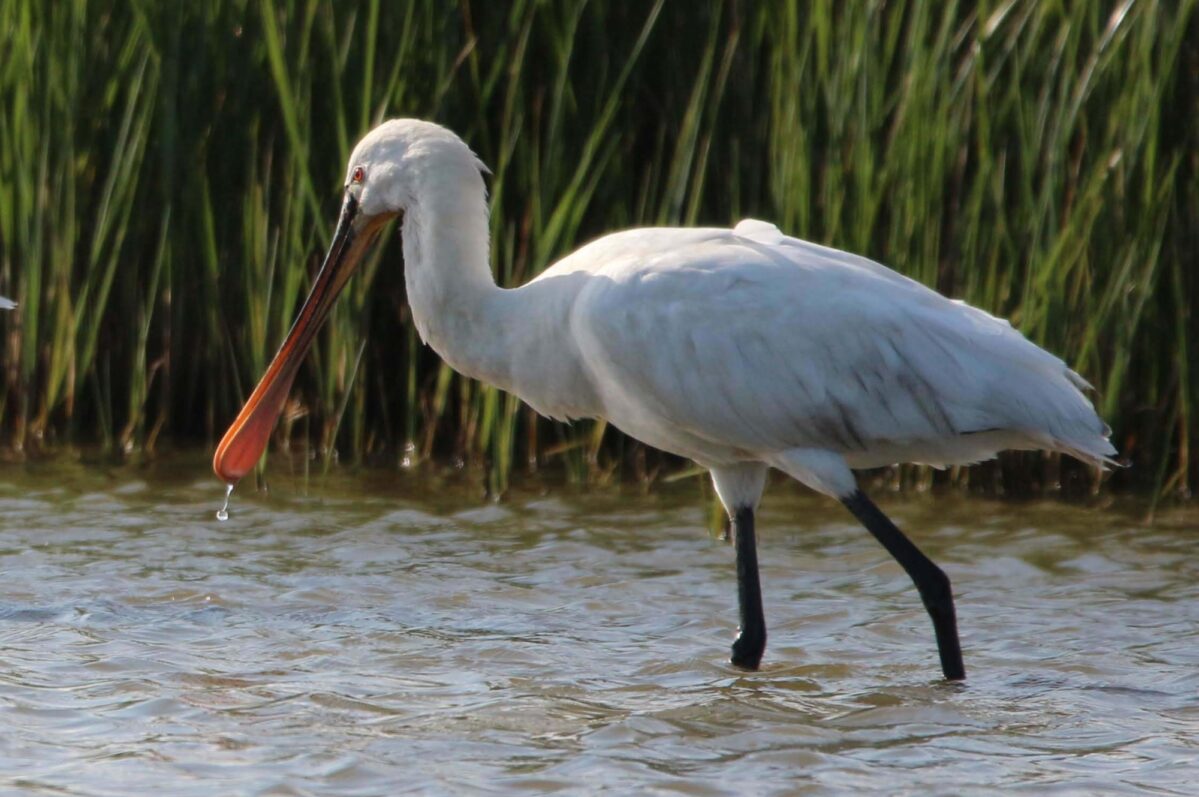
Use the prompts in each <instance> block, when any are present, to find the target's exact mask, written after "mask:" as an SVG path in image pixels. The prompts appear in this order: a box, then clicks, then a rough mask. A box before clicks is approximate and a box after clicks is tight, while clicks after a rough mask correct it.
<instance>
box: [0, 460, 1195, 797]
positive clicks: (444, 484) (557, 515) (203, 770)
mask: <svg viewBox="0 0 1199 797" xmlns="http://www.w3.org/2000/svg"><path fill="white" fill-rule="evenodd" d="M280 468H281V464H280V463H278V462H276V463H275V466H274V468H273V471H272V472H273V473H275V471H278V470H279V469H280ZM3 481H4V484H2V485H0V567H2V571H0V572H3V574H4V581H3V584H4V587H3V591H2V592H0V791H3V792H5V793H9V792H13V791H23V792H24V793H30V794H38V793H41V794H70V795H136V794H163V793H169V794H171V795H212V794H262V795H268V794H269V795H293V794H294V795H376V794H377V795H383V794H395V793H449V792H461V791H467V792H475V793H487V794H541V793H547V792H556V793H564V794H588V793H594V792H596V791H600V790H602V789H607V790H609V791H611V792H612V793H630V792H636V793H659V794H687V795H722V794H730V795H732V794H737V795H744V794H796V793H799V794H835V793H846V792H850V791H852V792H855V793H857V792H861V793H889V794H920V795H925V794H930V793H931V794H963V793H967V794H987V793H999V792H1000V791H1002V792H1005V793H1011V792H1017V793H1024V794H1045V793H1051V792H1056V793H1063V794H1095V793H1105V794H1121V793H1122V794H1143V793H1146V792H1153V793H1156V794H1194V793H1195V781H1196V777H1197V776H1199V764H1196V761H1197V760H1199V644H1197V643H1199V634H1197V630H1199V594H1197V593H1199V557H1196V555H1195V552H1194V548H1195V546H1194V543H1195V537H1196V525H1197V522H1196V521H1197V518H1196V512H1195V510H1194V509H1178V510H1173V511H1172V512H1170V513H1166V514H1163V515H1161V516H1160V517H1159V523H1158V524H1157V525H1155V526H1153V527H1145V526H1143V525H1141V524H1140V522H1139V513H1138V512H1136V511H1134V510H1133V509H1132V508H1128V507H1121V506H1118V507H1116V508H1110V509H1106V510H1105V509H1099V508H1095V507H1080V506H1069V505H1064V504H1060V503H1054V502H1038V503H1005V502H996V501H989V500H978V499H974V500H968V499H964V498H960V497H953V496H949V497H940V498H936V499H933V498H929V497H917V498H911V499H895V498H889V499H888V497H886V496H881V497H880V503H881V505H882V506H883V508H884V509H885V510H887V511H889V512H890V513H891V514H892V516H893V517H894V518H895V519H896V520H897V522H899V523H900V525H901V526H904V527H906V528H907V529H908V530H910V531H911V533H912V536H913V537H914V538H915V539H916V540H917V541H918V542H919V543H920V544H921V545H923V547H924V548H925V550H926V551H927V552H928V553H929V554H930V555H931V556H933V558H934V559H936V560H937V561H939V562H940V563H941V564H942V565H943V566H944V567H945V568H946V570H947V571H948V572H949V573H950V575H951V576H952V577H953V579H954V583H955V587H956V591H957V593H958V617H959V622H960V624H961V630H962V638H963V644H964V647H965V653H966V666H967V671H968V673H969V679H968V680H967V681H966V682H965V683H964V684H960V685H955V684H947V683H944V682H942V681H940V680H939V678H938V677H937V676H938V667H937V658H936V649H935V645H934V642H933V636H932V629H931V627H930V625H929V622H928V619H927V617H926V616H925V614H924V612H923V609H922V608H921V606H920V604H919V600H918V598H917V597H916V594H915V592H914V590H913V589H912V587H911V586H910V583H909V582H908V581H907V580H906V576H905V575H904V574H903V573H902V571H900V570H899V568H898V567H897V566H896V565H895V564H894V563H892V562H890V561H889V560H888V558H887V557H886V555H885V553H883V551H882V550H881V548H879V547H878V546H877V544H876V543H874V541H873V540H872V539H871V538H870V537H869V535H868V534H867V533H866V532H865V531H864V530H861V529H858V528H857V527H855V526H854V524H853V522H852V521H851V519H850V518H849V517H848V514H847V513H845V512H844V511H838V509H837V507H835V506H832V505H831V504H830V503H829V502H827V501H825V500H822V499H819V498H815V497H811V496H808V495H806V494H803V493H802V492H800V491H799V490H796V489H791V488H788V487H785V486H784V485H781V484H776V485H775V486H774V487H773V489H772V490H771V491H770V492H769V494H768V503H767V504H766V506H765V507H764V512H763V515H762V518H761V521H760V524H759V530H760V536H761V539H760V544H761V558H762V564H763V582H764V589H765V599H766V613H767V619H768V622H769V623H770V634H771V636H770V644H769V647H768V649H767V652H766V659H765V662H764V669H763V670H762V671H761V672H760V673H756V674H745V673H740V672H737V671H735V670H733V669H731V668H730V667H728V666H727V665H726V664H725V660H726V658H727V655H728V644H729V642H730V641H731V639H732V635H733V631H734V626H735V624H736V592H735V582H734V568H733V551H732V548H731V547H730V546H729V545H728V544H726V543H723V542H721V541H720V540H718V539H717V537H716V535H714V534H710V533H709V532H708V531H707V526H708V514H707V513H708V503H707V501H708V500H709V499H708V498H707V497H706V491H705V489H704V487H703V485H701V484H700V483H699V482H698V481H685V482H681V483H678V484H675V485H666V486H662V487H661V488H658V489H655V491H654V492H653V493H651V494H648V495H645V494H642V493H641V491H639V490H636V489H633V488H626V489H624V490H623V491H621V490H615V489H603V490H595V491H590V492H583V491H579V490H571V489H567V488H562V487H558V486H551V487H546V486H543V485H538V484H527V485H524V486H522V487H521V488H518V489H517V490H516V491H515V492H514V494H513V495H512V497H511V498H510V499H509V500H507V501H506V502H504V503H502V504H493V503H489V502H486V501H484V500H483V499H482V498H481V495H480V492H481V491H480V490H479V489H478V487H477V482H476V481H475V480H474V479H473V478H468V477H465V476H459V477H451V478H431V477H423V476H413V475H405V474H401V473H391V472H371V473H366V474H359V475H335V476H332V477H329V478H326V479H313V480H312V481H311V482H308V483H306V482H305V481H304V480H303V479H300V478H291V477H288V476H286V475H281V474H279V473H275V475H274V482H273V485H272V486H273V488H274V489H273V492H272V493H271V494H270V495H269V496H261V495H258V496H256V495H255V494H254V491H253V490H252V489H250V485H249V483H248V480H247V484H245V485H243V486H242V489H240V490H239V491H238V495H239V496H240V498H239V500H238V501H237V502H236V504H235V512H234V513H233V514H232V516H231V517H230V519H229V520H228V521H226V522H223V523H220V522H217V521H216V520H215V519H214V518H213V508H214V504H215V503H216V502H217V501H218V500H219V496H220V485H219V484H217V483H216V482H215V481H214V480H213V479H212V477H211V475H210V474H209V473H208V469H207V463H205V462H203V461H201V460H200V459H199V458H196V459H195V460H194V461H193V460H191V459H188V460H187V461H184V462H180V463H177V464H170V463H159V464H157V465H154V466H150V467H145V468H133V467H126V468H105V467H98V466H93V467H85V466H81V465H66V464H55V465H40V466H11V465H10V466H5V468H4V478H3Z"/></svg>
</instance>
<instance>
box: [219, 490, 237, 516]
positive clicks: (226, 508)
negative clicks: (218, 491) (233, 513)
mask: <svg viewBox="0 0 1199 797" xmlns="http://www.w3.org/2000/svg"><path fill="white" fill-rule="evenodd" d="M231 495H233V485H232V484H226V485H225V505H224V506H222V507H221V508H220V509H218V510H217V511H216V519H217V520H228V519H229V496H231Z"/></svg>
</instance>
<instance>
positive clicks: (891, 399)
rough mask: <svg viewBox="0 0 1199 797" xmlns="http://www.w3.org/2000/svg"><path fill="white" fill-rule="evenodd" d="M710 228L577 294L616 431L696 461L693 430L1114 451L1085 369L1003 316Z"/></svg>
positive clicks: (744, 231)
mask: <svg viewBox="0 0 1199 797" xmlns="http://www.w3.org/2000/svg"><path fill="white" fill-rule="evenodd" d="M706 233H707V234H705V235H694V234H693V235H690V236H688V237H686V238H685V239H682V240H672V241H667V240H663V241H662V245H661V246H658V247H657V248H655V247H654V246H652V245H651V244H652V242H651V241H648V240H646V241H642V242H641V246H639V247H627V249H626V250H625V251H624V252H622V253H620V255H619V256H617V257H615V258H613V259H612V260H611V261H610V262H608V263H606V264H605V265H604V266H603V267H602V268H600V269H597V270H596V271H595V273H594V278H593V279H591V280H589V282H588V286H587V288H585V289H584V290H583V291H582V293H581V294H580V296H579V299H578V301H577V302H576V305H575V308H574V311H573V313H572V328H573V329H574V332H575V334H576V337H577V339H578V340H579V341H580V346H581V352H582V354H583V358H584V363H585V368H587V369H588V370H589V372H590V374H591V377H592V379H593V381H594V383H595V385H596V389H597V392H598V393H599V394H600V396H601V400H602V401H603V403H604V411H605V414H606V417H608V418H609V420H611V421H612V422H613V423H614V424H616V425H617V426H618V427H621V428H625V429H626V430H627V431H630V432H632V433H633V434H635V435H637V436H640V437H642V438H643V439H647V442H651V443H652V444H655V445H658V446H661V447H663V448H667V449H672V450H676V451H679V452H680V453H685V454H689V455H692V456H695V455H696V454H695V450H694V446H692V447H690V448H689V447H688V445H687V444H685V443H687V441H691V442H692V443H694V442H695V441H705V442H707V443H710V444H711V445H712V446H713V447H723V448H724V449H727V450H729V451H736V452H747V453H757V454H760V453H763V452H770V451H779V450H784V449H789V448H797V447H803V448H820V449H826V450H831V451H836V452H840V453H844V454H847V455H854V454H855V453H856V454H860V455H863V456H864V455H865V454H867V453H868V452H871V451H882V452H888V455H889V452H892V451H895V452H899V453H901V454H902V453H903V452H904V451H908V450H911V451H916V450H919V449H920V446H921V445H924V446H925V448H929V446H930V445H931V444H932V443H934V442H936V441H942V442H943V441H945V440H947V439H952V438H961V437H964V436H967V435H971V434H977V433H979V432H983V431H986V432H994V431H996V430H1005V431H1008V430H1010V431H1013V432H1016V433H1019V434H1023V435H1026V436H1028V439H1029V441H1030V445H1031V444H1036V443H1037V442H1041V437H1037V435H1041V436H1042V437H1043V438H1044V440H1045V441H1049V443H1050V444H1047V445H1046V447H1055V446H1054V445H1052V441H1055V440H1056V441H1063V440H1064V441H1067V442H1070V443H1071V445H1073V446H1074V448H1075V449H1077V450H1081V451H1084V452H1088V451H1090V452H1091V453H1092V454H1093V455H1095V456H1102V455H1105V454H1106V453H1109V452H1110V449H1111V447H1110V444H1108V443H1107V442H1106V440H1101V441H1100V442H1098V443H1097V442H1096V441H1095V438H1096V435H1099V436H1102V422H1101V421H1099V420H1098V418H1097V417H1096V416H1095V414H1094V411H1093V409H1092V408H1091V405H1090V403H1089V402H1088V401H1087V400H1086V398H1085V397H1084V396H1082V394H1081V393H1079V391H1078V387H1077V386H1078V384H1079V382H1081V379H1080V378H1079V377H1077V375H1075V374H1073V372H1071V371H1070V370H1069V369H1068V368H1067V367H1066V366H1065V364H1064V363H1062V361H1061V360H1059V359H1058V358H1056V357H1054V356H1053V355H1051V354H1049V353H1047V352H1045V351H1043V350H1042V349H1040V348H1038V347H1037V346H1035V345H1033V344H1032V343H1030V342H1029V341H1028V340H1026V339H1025V338H1024V337H1023V336H1022V335H1021V334H1020V333H1019V332H1017V331H1016V330H1014V329H1012V327H1011V326H1010V325H1009V324H1007V322H1005V321H1002V320H1000V319H997V318H994V317H992V316H990V315H988V314H987V313H984V312H983V311H981V310H977V309H976V308H973V307H970V306H968V305H965V304H963V303H961V302H954V301H951V300H949V299H946V298H945V297H943V296H941V295H940V294H938V293H936V292H934V291H931V290H929V289H927V288H925V287H924V286H922V285H920V284H919V283H917V282H914V281H913V280H910V279H908V278H906V277H903V276H901V275H899V274H897V273H895V272H893V271H891V270H889V269H887V268H885V267H883V266H881V265H879V264H877V263H874V262H872V261H869V260H866V259H865V258H859V257H856V256H854V255H850V254H848V253H845V252H840V251H838V250H834V249H828V248H826V247H821V246H817V245H815V244H809V243H806V242H804V241H800V240H798V239H795V238H788V237H786V236H783V235H782V234H781V233H779V232H778V230H777V229H776V228H774V227H773V226H771V225H765V224H764V223H762V222H754V223H753V224H749V223H748V222H743V223H742V224H741V225H739V226H738V227H737V228H736V230H735V231H727V230H725V231H720V230H711V231H706ZM1080 441H1083V442H1086V445H1085V446H1084V445H1081V444H1080ZM672 443H673V445H672ZM1088 446H1089V448H1088ZM1105 446H1106V449H1105V448H1104V447H1105ZM929 450H934V451H935V450H936V449H935V448H929ZM947 459H949V458H948V457H947Z"/></svg>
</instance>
